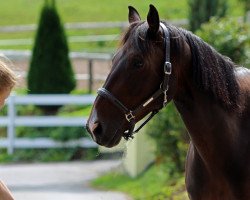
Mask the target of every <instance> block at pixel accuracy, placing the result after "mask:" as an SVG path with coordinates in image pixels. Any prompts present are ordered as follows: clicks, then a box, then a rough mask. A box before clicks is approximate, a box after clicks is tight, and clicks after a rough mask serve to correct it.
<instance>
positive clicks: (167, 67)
mask: <svg viewBox="0 0 250 200" xmlns="http://www.w3.org/2000/svg"><path fill="white" fill-rule="evenodd" d="M164 73H165V74H168V75H170V74H171V73H172V64H171V62H168V61H166V62H165V63H164Z"/></svg>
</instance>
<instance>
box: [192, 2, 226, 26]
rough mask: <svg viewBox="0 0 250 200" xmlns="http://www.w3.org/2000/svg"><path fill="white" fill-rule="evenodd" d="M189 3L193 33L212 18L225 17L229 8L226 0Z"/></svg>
mask: <svg viewBox="0 0 250 200" xmlns="http://www.w3.org/2000/svg"><path fill="white" fill-rule="evenodd" d="M188 3H189V7H190V9H189V26H190V30H191V31H196V30H197V29H199V28H200V26H201V24H202V23H204V22H207V21H209V19H210V18H211V17H212V16H218V17H223V16H225V14H226V11H227V8H228V4H227V1H226V0H188Z"/></svg>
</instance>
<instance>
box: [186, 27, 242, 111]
mask: <svg viewBox="0 0 250 200" xmlns="http://www.w3.org/2000/svg"><path fill="white" fill-rule="evenodd" d="M182 32H183V33H184V35H185V38H186V41H187V43H188V45H189V46H190V49H191V54H192V68H193V69H192V71H193V79H194V81H195V83H196V84H197V86H198V87H199V88H200V89H201V90H204V91H206V92H208V93H209V94H210V95H212V96H213V97H214V98H215V99H216V100H217V101H219V102H220V103H221V104H222V106H223V107H225V108H227V109H229V110H232V109H236V108H238V107H239V106H238V103H239V101H238V100H239V85H238V83H237V80H236V77H235V66H236V65H235V64H234V63H233V62H232V61H231V60H230V59H229V58H228V57H225V56H223V55H221V54H220V53H218V52H217V51H216V50H215V49H214V48H212V47H211V46H210V45H209V44H207V43H206V42H204V41H203V40H202V39H200V38H199V37H198V36H196V35H194V34H192V33H191V32H189V31H185V30H183V31H182Z"/></svg>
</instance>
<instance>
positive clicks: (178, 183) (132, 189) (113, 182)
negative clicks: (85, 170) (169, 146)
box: [92, 165, 188, 200]
mask: <svg viewBox="0 0 250 200" xmlns="http://www.w3.org/2000/svg"><path fill="white" fill-rule="evenodd" d="M184 182H185V181H184V177H183V176H176V177H169V176H168V175H167V172H166V170H164V166H163V165H154V166H152V167H151V168H150V169H149V170H147V171H146V172H145V173H144V174H142V175H141V176H139V177H138V178H131V177H129V176H127V175H124V174H122V173H120V172H114V171H112V172H110V173H108V174H105V175H103V176H101V177H99V178H97V179H95V180H94V181H93V182H92V186H93V187H96V188H99V189H103V190H112V191H121V192H124V193H126V194H128V195H129V196H131V197H132V198H133V199H134V200H167V199H173V200H187V199H188V198H187V193H186V190H185V183H184Z"/></svg>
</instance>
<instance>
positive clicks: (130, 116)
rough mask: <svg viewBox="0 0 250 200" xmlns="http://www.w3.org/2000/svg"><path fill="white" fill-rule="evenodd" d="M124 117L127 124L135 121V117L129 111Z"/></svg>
mask: <svg viewBox="0 0 250 200" xmlns="http://www.w3.org/2000/svg"><path fill="white" fill-rule="evenodd" d="M125 117H126V119H127V121H128V122H131V120H132V119H135V116H134V115H133V113H132V111H130V112H129V113H127V114H125Z"/></svg>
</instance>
